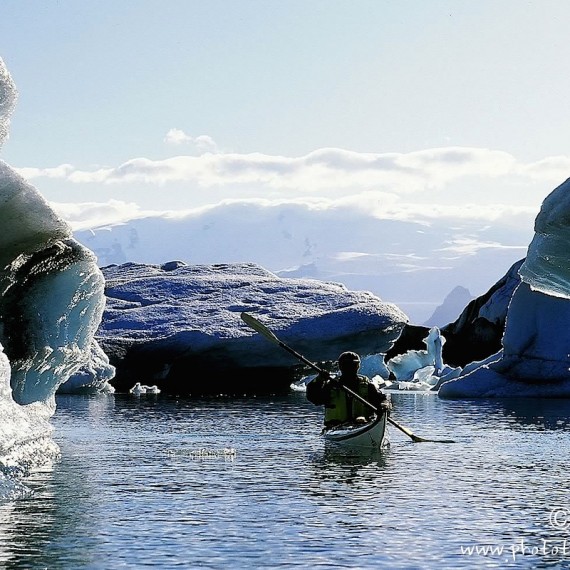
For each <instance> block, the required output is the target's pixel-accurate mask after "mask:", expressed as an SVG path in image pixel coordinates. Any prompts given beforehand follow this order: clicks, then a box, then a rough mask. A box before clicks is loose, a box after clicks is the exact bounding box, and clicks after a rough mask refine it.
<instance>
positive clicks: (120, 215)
mask: <svg viewBox="0 0 570 570" xmlns="http://www.w3.org/2000/svg"><path fill="white" fill-rule="evenodd" d="M50 205H51V207H52V208H53V209H54V210H55V211H56V212H57V213H58V214H59V215H60V216H61V217H62V218H63V219H64V220H66V221H67V223H68V224H69V225H70V226H71V228H72V230H73V231H79V230H84V229H89V228H94V227H101V226H105V225H114V224H121V223H126V222H129V221H131V220H135V219H138V218H144V217H147V216H151V215H161V214H162V213H161V212H153V211H144V210H142V209H141V208H140V207H139V206H138V205H137V204H134V203H132V202H131V203H128V202H122V201H120V200H109V201H108V202H78V203H61V202H51V203H50Z"/></svg>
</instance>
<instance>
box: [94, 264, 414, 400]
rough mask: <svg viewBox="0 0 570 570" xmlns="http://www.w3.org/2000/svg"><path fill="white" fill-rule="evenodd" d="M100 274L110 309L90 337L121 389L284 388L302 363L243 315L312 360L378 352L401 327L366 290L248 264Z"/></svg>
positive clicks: (140, 267) (121, 268)
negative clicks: (347, 352)
mask: <svg viewBox="0 0 570 570" xmlns="http://www.w3.org/2000/svg"><path fill="white" fill-rule="evenodd" d="M103 274H104V276H105V281H106V295H107V306H106V309H105V314H104V317H103V322H102V324H101V328H100V330H99V331H98V333H97V339H98V341H99V343H100V344H101V347H102V348H103V350H104V352H105V353H106V354H108V355H109V359H110V362H111V364H113V365H114V366H115V367H116V369H117V374H116V377H115V378H114V379H113V385H114V387H115V388H116V389H117V390H118V391H122V392H126V391H127V390H129V389H130V388H131V387H132V386H133V385H134V384H135V383H136V382H141V383H144V384H147V385H153V384H156V385H157V386H158V387H159V388H160V389H161V390H163V391H164V392H169V393H176V394H188V393H190V394H199V393H205V392H212V391H213V392H225V393H228V392H231V393H244V392H247V391H255V392H260V391H276V390H282V389H288V387H289V385H290V383H291V381H292V379H293V376H294V372H295V370H294V368H295V367H297V366H298V365H299V361H298V360H296V359H295V358H294V357H292V356H291V355H290V354H289V353H288V352H286V351H285V350H281V349H280V348H279V347H278V346H276V345H275V344H273V343H271V342H268V340H267V339H266V338H264V337H262V336H261V335H259V334H257V333H256V332H255V331H253V330H252V329H251V328H249V327H248V326H247V325H246V324H245V323H244V322H243V321H242V319H241V318H240V314H241V312H247V313H251V314H252V315H253V316H254V317H256V318H258V319H259V320H260V321H261V322H263V324H265V325H266V326H268V327H269V328H270V329H271V330H273V331H274V332H275V333H276V334H278V335H279V338H280V339H281V340H283V342H285V343H287V344H289V345H290V346H292V347H293V348H294V349H295V350H297V351H298V352H300V353H301V354H303V355H305V356H306V357H307V358H309V359H312V360H314V361H331V360H336V359H337V358H338V355H339V354H340V353H341V352H343V351H344V350H349V349H350V350H355V351H357V352H359V353H360V354H361V355H362V356H363V357H364V356H366V355H369V354H376V353H381V352H385V351H386V350H387V349H388V348H389V347H390V346H391V343H392V342H393V341H394V339H395V338H396V337H397V336H398V334H399V332H400V330H401V327H402V326H403V324H404V323H405V322H407V317H406V315H405V314H404V313H402V311H400V310H399V309H398V308H397V307H396V306H395V305H393V304H391V303H385V302H383V301H382V300H381V299H379V298H378V297H376V296H374V295H372V293H369V292H364V291H349V290H348V289H347V288H346V287H345V286H344V285H341V284H339V283H330V282H322V281H316V280H312V279H287V278H285V279H284V278H280V277H278V276H276V275H275V274H273V273H271V272H270V271H267V270H266V269H264V268H262V267H260V266H258V265H255V264H253V263H241V264H240V263H235V264H215V265H186V264H185V263H183V262H169V263H166V264H163V265H146V264H136V263H126V264H123V265H114V266H109V267H104V268H103ZM237 371H239V374H237V373H236V372H237Z"/></svg>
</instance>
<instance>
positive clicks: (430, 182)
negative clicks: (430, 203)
mask: <svg viewBox="0 0 570 570" xmlns="http://www.w3.org/2000/svg"><path fill="white" fill-rule="evenodd" d="M167 139H168V140H170V141H171V142H176V143H177V144H181V143H182V142H192V143H193V144H195V145H196V146H197V147H200V148H201V150H205V149H210V150H212V149H213V148H214V147H215V143H214V141H213V140H212V139H211V138H210V137H208V136H205V135H203V136H199V137H196V138H193V137H190V136H189V135H186V134H185V133H184V132H183V131H181V130H179V129H171V130H170V131H169V133H167ZM165 140H166V139H165ZM20 172H21V173H22V174H23V176H25V177H26V178H38V177H42V176H43V177H50V178H60V179H64V180H67V181H69V182H72V183H76V184H114V183H122V184H141V183H144V184H149V185H166V184H176V183H178V184H179V183H187V184H191V185H195V186H197V187H199V188H211V187H217V188H220V187H222V188H227V189H228V197H230V196H231V195H232V194H233V196H234V197H238V196H239V193H240V188H244V187H248V188H251V187H253V186H254V185H257V186H258V187H259V193H258V194H259V195H260V196H262V195H264V193H267V192H279V193H280V194H281V196H282V197H287V196H289V197H292V196H295V195H297V196H298V195H305V196H309V195H313V196H319V195H325V196H329V197H330V196H333V195H336V196H341V195H343V194H344V195H351V194H354V193H363V192H366V191H382V192H385V193H390V194H394V195H396V194H397V195H406V194H412V193H415V192H424V193H425V192H437V191H441V190H442V189H444V188H445V187H446V186H448V185H449V184H450V183H452V182H457V181H460V180H461V179H467V178H469V177H476V178H477V179H478V180H481V185H482V187H484V186H485V184H486V183H488V182H489V181H491V180H492V179H497V178H502V179H505V181H507V180H508V181H510V182H511V183H512V181H513V180H519V182H520V183H531V182H532V183H535V182H536V181H537V180H541V181H544V183H546V184H551V183H552V181H553V180H558V181H559V182H562V181H563V180H564V179H565V178H566V177H567V175H568V173H569V172H570V157H564V156H560V157H547V158H545V159H543V160H541V161H538V162H535V163H529V164H525V163H521V162H518V161H517V160H516V159H515V158H514V157H513V156H512V155H510V154H508V153H506V152H502V151H495V150H488V149H481V148H467V147H448V148H434V149H428V150H422V151H417V152H410V153H385V154H373V153H358V152H353V151H347V150H342V149H334V148H325V149H319V150H316V151H313V152H311V153H309V154H307V155H305V156H300V157H285V156H271V155H266V154H261V153H252V154H236V153H225V154H222V153H220V154H214V153H212V152H206V153H204V154H201V155H200V156H191V155H180V156H174V157H170V158H166V159H163V160H151V159H148V158H134V159H132V160H129V161H127V162H125V163H123V164H121V165H119V166H116V167H111V168H100V169H95V170H80V169H75V168H73V167H72V166H71V165H69V164H65V165H61V166H59V167H55V168H46V169H37V168H22V169H20ZM486 181H487V182H486Z"/></svg>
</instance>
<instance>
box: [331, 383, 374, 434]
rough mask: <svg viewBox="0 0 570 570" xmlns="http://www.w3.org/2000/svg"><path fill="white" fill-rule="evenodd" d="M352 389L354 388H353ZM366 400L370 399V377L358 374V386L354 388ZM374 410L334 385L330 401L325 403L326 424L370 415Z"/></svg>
mask: <svg viewBox="0 0 570 570" xmlns="http://www.w3.org/2000/svg"><path fill="white" fill-rule="evenodd" d="M351 389H352V388H351ZM353 391H354V392H356V393H357V394H358V395H359V396H362V397H363V398H364V399H365V400H368V379H367V378H366V377H365V376H360V375H359V376H358V386H357V389H356V390H353ZM372 413H373V412H372V410H371V409H370V408H369V407H368V406H366V405H364V404H363V403H362V402H360V401H359V400H357V399H356V398H355V397H354V396H351V395H350V394H347V392H345V391H344V390H343V389H342V388H340V387H338V388H337V387H334V388H332V389H331V391H330V397H329V401H328V402H327V404H326V405H325V424H328V423H329V422H331V421H335V422H341V423H342V422H346V421H349V420H354V419H356V418H357V417H359V416H364V417H368V416H371V415H372Z"/></svg>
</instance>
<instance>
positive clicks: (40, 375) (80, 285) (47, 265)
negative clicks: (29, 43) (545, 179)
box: [0, 59, 113, 498]
mask: <svg viewBox="0 0 570 570" xmlns="http://www.w3.org/2000/svg"><path fill="white" fill-rule="evenodd" d="M16 99H17V91H16V87H15V85H14V82H13V80H12V78H11V76H10V74H9V72H8V70H7V68H6V66H5V64H4V62H3V60H2V59H0V144H2V143H4V142H5V140H6V138H7V137H8V130H9V124H10V116H11V113H12V111H13V108H14V105H15V103H16ZM0 219H1V220H2V229H3V231H2V234H1V235H0V314H1V315H2V318H1V321H0V410H1V420H0V475H1V477H0V498H2V497H4V496H7V495H8V496H11V494H12V493H13V491H14V485H13V484H12V485H9V484H8V483H7V481H8V480H7V478H6V474H7V473H11V472H13V470H14V469H24V470H25V469H29V468H30V467H33V466H34V465H37V464H41V463H42V462H44V461H47V460H49V458H50V457H54V456H56V455H57V453H58V448H57V445H56V444H55V443H54V442H53V440H52V438H51V426H50V422H49V419H50V418H51V416H53V414H54V412H55V393H56V391H57V389H58V388H59V386H60V385H62V384H63V383H65V382H66V381H67V380H68V379H70V378H71V377H72V376H73V375H74V374H76V373H79V372H80V370H81V369H82V367H86V368H87V369H89V366H90V363H91V361H92V358H93V355H97V354H98V352H97V346H96V344H95V343H96V341H95V333H96V330H97V328H98V326H99V323H100V321H101V317H102V314H103V310H104V307H105V295H104V278H103V275H102V273H101V270H100V269H99V268H98V266H97V260H96V258H95V256H94V254H93V253H92V252H91V251H89V250H88V249H87V248H85V247H84V246H83V245H81V244H80V243H79V242H78V241H76V240H75V239H74V238H73V237H72V232H71V229H70V227H69V226H68V225H67V223H66V222H65V221H63V220H62V219H61V218H60V217H59V216H58V215H57V214H56V213H55V212H54V211H53V210H52V208H51V207H50V206H49V204H48V203H47V201H46V200H45V199H44V198H43V196H42V195H41V194H40V193H39V192H38V191H37V190H36V189H35V188H34V187H33V186H32V185H30V184H29V183H28V182H27V181H26V180H25V179H24V178H23V177H22V176H20V175H19V174H18V173H17V172H16V171H15V170H14V169H12V168H11V167H10V166H9V165H8V164H6V163H5V162H3V161H0ZM97 370H98V374H97V379H96V380H95V381H93V382H92V385H93V388H94V390H101V389H104V387H105V386H106V385H107V380H108V379H109V377H110V376H112V373H113V369H112V367H111V366H110V365H108V364H107V367H106V368H105V365H104V362H103V364H99V366H98V368H97Z"/></svg>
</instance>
